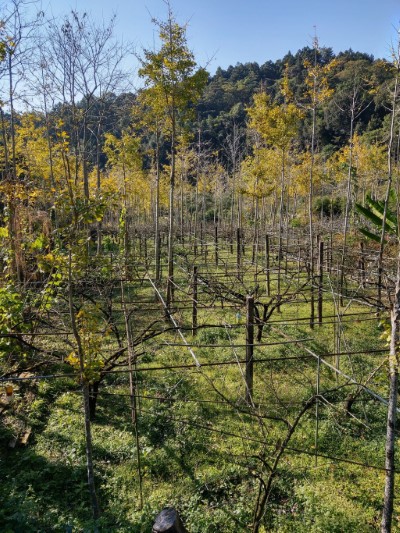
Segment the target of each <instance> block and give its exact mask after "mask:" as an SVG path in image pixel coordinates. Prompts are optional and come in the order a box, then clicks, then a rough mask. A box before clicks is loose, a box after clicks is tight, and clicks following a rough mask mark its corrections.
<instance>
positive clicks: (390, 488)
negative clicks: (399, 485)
mask: <svg viewBox="0 0 400 533" xmlns="http://www.w3.org/2000/svg"><path fill="white" fill-rule="evenodd" d="M397 261H398V263H397V280H396V296H395V301H394V304H393V309H392V316H391V336H390V354H389V404H388V414H387V425H386V447H385V469H386V473H385V496H384V503H383V515H382V522H381V532H382V533H389V532H390V531H391V529H392V516H393V498H394V482H395V438H396V415H397V396H398V390H397V388H398V376H399V362H398V357H397V344H398V341H399V321H400V255H399V257H398V259H397Z"/></svg>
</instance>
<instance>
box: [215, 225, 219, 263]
mask: <svg viewBox="0 0 400 533" xmlns="http://www.w3.org/2000/svg"><path fill="white" fill-rule="evenodd" d="M214 246H215V265H216V266H218V226H217V225H216V226H215V229H214Z"/></svg>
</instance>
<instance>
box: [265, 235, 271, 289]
mask: <svg viewBox="0 0 400 533" xmlns="http://www.w3.org/2000/svg"><path fill="white" fill-rule="evenodd" d="M265 270H266V271H267V296H271V275H270V258H269V235H268V233H267V235H265Z"/></svg>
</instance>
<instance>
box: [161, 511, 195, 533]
mask: <svg viewBox="0 0 400 533" xmlns="http://www.w3.org/2000/svg"><path fill="white" fill-rule="evenodd" d="M153 533H188V531H187V529H185V527H184V525H183V524H182V521H181V519H180V517H179V514H178V512H177V511H176V510H175V509H174V508H173V507H167V508H166V509H163V510H162V511H161V513H160V514H159V515H158V516H157V518H156V521H155V522H154V524H153Z"/></svg>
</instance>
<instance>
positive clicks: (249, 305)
mask: <svg viewBox="0 0 400 533" xmlns="http://www.w3.org/2000/svg"><path fill="white" fill-rule="evenodd" d="M253 353H254V298H253V296H247V298H246V402H247V403H248V404H251V403H252V399H253V364H254V363H253Z"/></svg>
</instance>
